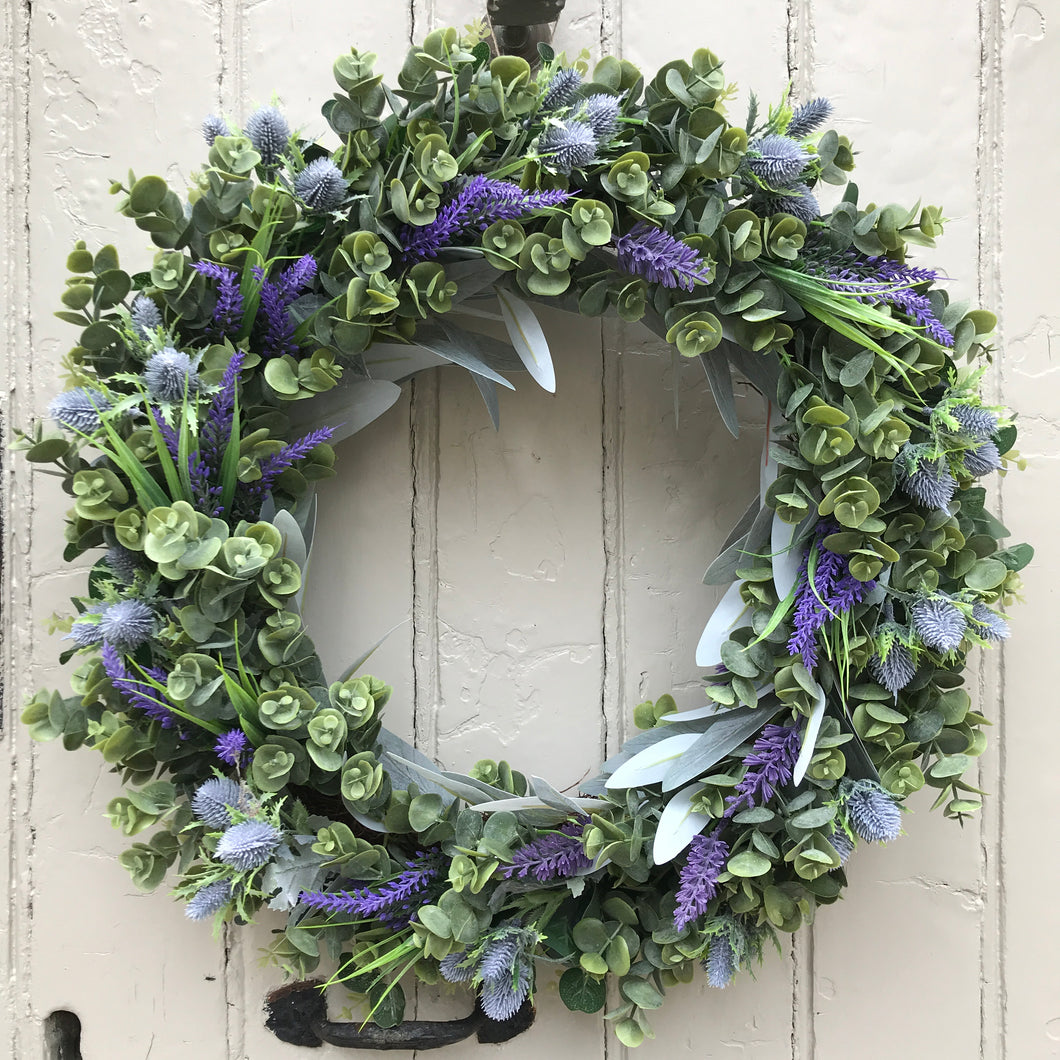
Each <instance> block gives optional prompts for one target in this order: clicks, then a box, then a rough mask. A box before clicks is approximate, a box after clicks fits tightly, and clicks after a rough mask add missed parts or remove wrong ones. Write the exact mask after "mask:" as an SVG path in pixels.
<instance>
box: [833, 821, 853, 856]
mask: <svg viewBox="0 0 1060 1060" xmlns="http://www.w3.org/2000/svg"><path fill="white" fill-rule="evenodd" d="M828 842H829V843H831V844H832V846H833V847H834V848H835V852H836V853H837V854H838V855H839V864H840V865H845V864H846V863H847V861H848V860H849V859H850V855H851V854H853V853H854V840H853V839H851V838H850V836H848V835H847V834H846V832H845V831H844V830H843V829H842V828H839V827H836V828H835V829H834V830H833V831H832V834H831V835H830V836H829V837H828Z"/></svg>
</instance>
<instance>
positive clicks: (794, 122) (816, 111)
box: [786, 96, 832, 140]
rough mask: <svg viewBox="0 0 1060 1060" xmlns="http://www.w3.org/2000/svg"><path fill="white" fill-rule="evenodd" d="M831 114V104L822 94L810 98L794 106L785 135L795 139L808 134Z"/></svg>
mask: <svg viewBox="0 0 1060 1060" xmlns="http://www.w3.org/2000/svg"><path fill="white" fill-rule="evenodd" d="M831 116H832V104H831V103H830V102H829V101H828V100H827V99H825V98H824V97H823V96H818V97H817V98H816V99H811V100H809V102H807V103H803V104H802V105H801V106H799V107H796V108H795V113H794V114H792V116H791V121H789V122H788V127H787V130H786V132H787V135H788V136H791V137H793V138H794V139H796V140H801V139H802V138H803V137H806V136H809V135H810V133H812V132H814V131H815V130H816V129H818V128H820V127H821V126H822V125H823V124H824V123H825V122H826V121H828V119H829V118H830V117H831Z"/></svg>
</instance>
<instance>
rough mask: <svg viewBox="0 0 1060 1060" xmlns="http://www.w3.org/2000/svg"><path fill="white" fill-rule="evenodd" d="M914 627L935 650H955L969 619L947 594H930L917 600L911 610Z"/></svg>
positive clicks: (922, 638)
mask: <svg viewBox="0 0 1060 1060" xmlns="http://www.w3.org/2000/svg"><path fill="white" fill-rule="evenodd" d="M910 616H911V618H912V620H913V628H914V629H915V630H916V631H917V633H918V634H920V639H921V640H922V641H923V642H924V643H925V644H926V645H927V646H928V647H929V648H933V649H934V650H935V651H938V652H942V653H943V654H945V653H946V652H950V651H954V650H955V649H956V648H957V647H958V646H959V645H960V643H961V641H962V640H963V639H964V634H965V632H966V631H967V629H968V620H967V619H966V618H965V617H964V612H963V611H961V609H960V608H959V607H958V606H957V605H956V604H955V603H953V601H952V600H951V599H950V598H949V597H947V596H944V595H943V596H929V597H922V598H921V599H919V600H917V601H916V603H915V604H913V607H912V609H911V611H910Z"/></svg>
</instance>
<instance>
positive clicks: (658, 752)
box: [607, 732, 701, 788]
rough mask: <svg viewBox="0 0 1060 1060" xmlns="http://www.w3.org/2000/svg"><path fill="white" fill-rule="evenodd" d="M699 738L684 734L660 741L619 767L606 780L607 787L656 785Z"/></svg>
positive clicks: (695, 734)
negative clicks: (675, 761)
mask: <svg viewBox="0 0 1060 1060" xmlns="http://www.w3.org/2000/svg"><path fill="white" fill-rule="evenodd" d="M700 738H701V737H700V735H699V734H698V733H694V732H686V733H682V734H680V735H679V736H668V737H667V738H666V739H665V740H660V741H659V742H658V743H657V744H655V745H653V746H652V747H649V748H647V749H646V750H643V751H641V752H640V753H639V754H635V755H634V756H633V757H632V758H631V759H630V760H629V761H628V762H624V763H623V764H622V765H620V766H619V767H618V769H616V770H615V771H614V773H612V774H611V776H609V777H608V778H607V787H609V788H639V787H643V786H644V785H645V784H658V783H659V781H660V780H662V778H663V777H664V776H666V773H667V771H668V770H669V769H670V767H671V766H672V765H673V763H674V760H675V759H677V758H680V757H681V755H682V754H684V752H685V751H687V750H688V749H689V748H690V747H691V746H692V745H693V744H694V743H695V742H696V741H697V740H699V739H700Z"/></svg>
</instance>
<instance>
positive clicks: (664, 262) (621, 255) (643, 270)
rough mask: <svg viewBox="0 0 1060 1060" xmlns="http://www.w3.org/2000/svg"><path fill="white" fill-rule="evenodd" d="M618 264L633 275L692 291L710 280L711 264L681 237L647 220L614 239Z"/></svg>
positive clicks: (666, 285) (665, 285)
mask: <svg viewBox="0 0 1060 1060" xmlns="http://www.w3.org/2000/svg"><path fill="white" fill-rule="evenodd" d="M615 250H616V251H617V252H618V264H619V265H620V266H621V267H622V268H623V269H625V270H626V272H628V273H631V274H632V275H633V276H643V277H644V278H645V279H646V280H650V281H651V282H652V283H658V284H661V285H662V286H663V287H670V288H677V287H680V288H681V289H682V290H685V291H691V290H692V289H693V288H694V287H695V285H696V283H697V282H699V283H707V282H708V281H709V280H710V266H709V265H708V264H707V263H706V262H705V261H704V260H703V259H702V258H701V257H700V256H699V254H697V253H696V251H695V250H694V249H693V248H692V247H690V246H689V245H688V244H687V243H685V242H684V241H682V240H680V239H678V238H677V237H676V236H673V235H671V234H670V233H669V232H667V231H666V229H664V228H658V227H657V226H655V225H653V224H648V222H646V221H638V222H637V223H636V224H635V225H634V226H633V227H632V228H631V229H630V230H629V231H628V232H627V233H626V234H625V235H624V236H619V237H618V238H617V239H616V240H615Z"/></svg>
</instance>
